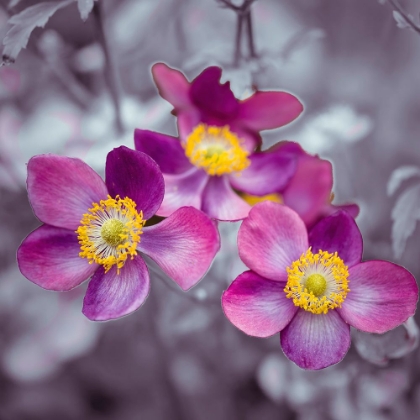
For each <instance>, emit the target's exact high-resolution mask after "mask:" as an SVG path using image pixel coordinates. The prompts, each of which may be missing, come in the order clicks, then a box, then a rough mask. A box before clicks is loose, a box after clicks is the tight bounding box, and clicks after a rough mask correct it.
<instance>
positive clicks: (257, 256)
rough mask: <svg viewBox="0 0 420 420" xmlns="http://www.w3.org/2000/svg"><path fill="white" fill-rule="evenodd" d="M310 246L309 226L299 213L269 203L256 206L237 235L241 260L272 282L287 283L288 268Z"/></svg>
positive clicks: (265, 202)
mask: <svg viewBox="0 0 420 420" xmlns="http://www.w3.org/2000/svg"><path fill="white" fill-rule="evenodd" d="M308 247H309V245H308V234H307V231H306V227H305V224H304V223H303V221H302V219H301V218H300V217H299V216H298V214H297V213H296V212H294V211H293V210H291V209H289V208H288V207H286V206H283V205H281V204H277V203H272V202H270V201H264V202H262V203H259V204H256V205H255V206H254V207H253V208H252V209H251V211H250V212H249V216H248V217H247V218H246V219H245V220H244V221H243V223H242V226H241V227H240V229H239V233H238V250H239V256H240V257H241V259H242V261H243V262H244V263H245V264H246V265H247V266H248V267H249V268H250V269H251V270H253V271H255V272H256V273H258V274H259V275H260V276H262V277H265V278H267V279H270V280H279V281H286V280H287V272H286V268H287V267H288V266H290V264H291V263H292V262H293V261H295V260H298V259H299V258H300V256H301V255H302V254H303V253H304V252H306V251H307V250H308Z"/></svg>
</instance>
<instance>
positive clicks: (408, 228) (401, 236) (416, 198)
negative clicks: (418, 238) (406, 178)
mask: <svg viewBox="0 0 420 420" xmlns="http://www.w3.org/2000/svg"><path fill="white" fill-rule="evenodd" d="M392 220H393V225H392V248H393V250H394V254H395V256H396V257H397V258H400V257H401V256H402V254H403V251H404V248H405V244H406V242H407V239H408V238H409V237H410V236H411V235H412V234H413V232H414V230H415V228H416V223H417V221H418V220H420V185H415V186H413V187H410V188H408V189H407V190H406V191H404V193H402V194H401V195H400V197H399V198H398V200H397V202H396V204H395V206H394V208H393V209H392Z"/></svg>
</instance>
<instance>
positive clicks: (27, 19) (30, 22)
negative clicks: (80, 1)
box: [3, 0, 73, 64]
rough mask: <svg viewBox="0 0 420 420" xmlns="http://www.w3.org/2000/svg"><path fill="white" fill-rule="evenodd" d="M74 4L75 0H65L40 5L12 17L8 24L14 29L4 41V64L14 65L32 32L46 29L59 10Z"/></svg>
mask: <svg viewBox="0 0 420 420" xmlns="http://www.w3.org/2000/svg"><path fill="white" fill-rule="evenodd" d="M72 2H73V0H63V1H58V2H44V3H38V4H35V5H34V6H31V7H28V8H27V9H25V10H23V11H22V12H20V13H18V14H17V15H14V16H12V17H11V18H10V19H9V22H8V23H9V24H11V25H12V27H11V28H10V29H9V31H8V32H7V34H6V37H5V38H4V40H3V45H4V49H3V62H4V63H5V64H10V63H13V62H14V61H15V60H16V57H17V56H18V54H19V52H20V50H21V49H22V48H26V45H27V44H28V40H29V36H30V35H31V33H32V31H33V30H34V29H35V28H36V27H37V26H40V27H44V26H45V24H46V23H47V22H48V19H49V18H50V17H51V16H52V15H53V14H54V13H55V12H56V11H57V10H58V9H61V8H62V7H65V6H68V5H69V4H70V3H72Z"/></svg>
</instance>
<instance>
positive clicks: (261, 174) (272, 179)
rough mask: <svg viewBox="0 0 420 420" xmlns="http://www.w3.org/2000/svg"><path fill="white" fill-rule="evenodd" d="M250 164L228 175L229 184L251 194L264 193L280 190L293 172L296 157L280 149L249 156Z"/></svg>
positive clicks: (260, 194)
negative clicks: (238, 171)
mask: <svg viewBox="0 0 420 420" xmlns="http://www.w3.org/2000/svg"><path fill="white" fill-rule="evenodd" d="M249 160H250V161H251V165H250V166H249V167H248V168H246V169H245V170H243V171H241V172H240V173H234V174H231V175H230V176H229V181H230V183H231V185H232V186H233V187H234V188H235V189H237V190H239V191H244V192H246V193H248V194H252V195H259V196H262V195H266V194H271V193H273V192H276V191H280V190H282V189H283V188H284V187H285V186H286V185H287V184H288V182H289V181H290V179H291V178H292V177H293V175H294V174H295V170H296V158H295V157H294V156H291V155H290V154H288V153H283V152H282V151H281V150H280V149H278V150H273V151H265V152H257V153H254V154H252V155H250V156H249Z"/></svg>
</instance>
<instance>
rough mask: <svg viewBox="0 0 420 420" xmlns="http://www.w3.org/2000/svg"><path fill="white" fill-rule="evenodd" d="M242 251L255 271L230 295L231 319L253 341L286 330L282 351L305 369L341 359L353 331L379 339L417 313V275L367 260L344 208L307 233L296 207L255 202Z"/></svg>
mask: <svg viewBox="0 0 420 420" xmlns="http://www.w3.org/2000/svg"><path fill="white" fill-rule="evenodd" d="M238 248H239V255H240V257H241V259H242V261H243V262H244V263H245V264H246V265H247V266H248V267H249V268H250V271H246V272H244V273H242V274H241V275H239V276H238V277H237V278H236V279H235V280H234V281H233V283H232V284H231V285H230V286H229V288H228V289H227V290H226V291H225V292H224V294H223V296H222V306H223V310H224V312H225V315H226V316H227V318H228V319H229V320H230V321H231V322H232V323H233V324H234V325H235V326H236V327H238V328H239V329H240V330H242V331H244V332H245V333H247V334H249V335H252V336H256V337H268V336H271V335H273V334H276V333H278V332H280V342H281V347H282V349H283V352H284V353H285V355H286V356H287V357H288V358H289V359H290V360H292V361H293V362H295V363H296V364H297V365H298V366H300V367H301V368H304V369H322V368H325V367H327V366H330V365H333V364H335V363H338V362H339V361H340V360H342V359H343V357H344V356H345V354H346V353H347V350H348V349H349V346H350V326H352V327H355V328H357V329H358V330H361V331H365V332H369V333H379V334H381V333H384V332H386V331H389V330H391V329H393V328H395V327H397V326H398V325H400V324H402V323H403V322H405V321H406V320H407V319H408V318H409V317H410V316H412V315H413V314H414V312H415V309H416V303H417V299H418V287H417V284H416V280H415V279H414V277H413V276H412V275H411V273H410V272H408V271H407V270H406V269H404V268H403V267H401V266H399V265H396V264H393V263H391V262H387V261H368V262H361V259H362V250H363V242H362V236H361V234H360V231H359V229H358V227H357V225H356V223H355V221H354V220H353V219H352V218H351V216H350V215H349V214H348V213H347V212H345V211H338V212H336V213H334V214H333V215H330V216H328V217H325V218H324V219H322V220H320V221H319V222H318V223H317V224H316V225H315V226H314V227H313V228H312V229H311V230H310V231H309V233H308V231H307V228H306V226H305V224H304V222H303V220H302V219H301V218H300V217H299V215H298V214H297V213H296V212H295V211H293V210H292V209H290V208H288V207H286V206H284V205H281V204H276V203H272V202H269V201H266V202H263V203H260V204H257V205H256V206H255V207H253V208H252V210H251V211H250V213H249V216H248V218H246V219H245V220H244V222H243V223H242V226H241V228H240V229H239V234H238Z"/></svg>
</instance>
